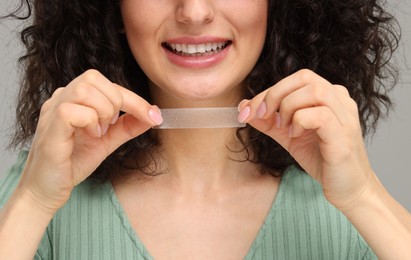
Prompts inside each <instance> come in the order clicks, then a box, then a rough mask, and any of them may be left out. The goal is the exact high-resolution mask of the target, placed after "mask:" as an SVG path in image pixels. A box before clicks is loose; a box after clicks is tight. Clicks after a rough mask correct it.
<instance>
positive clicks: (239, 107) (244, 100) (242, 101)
mask: <svg viewBox="0 0 411 260" xmlns="http://www.w3.org/2000/svg"><path fill="white" fill-rule="evenodd" d="M248 101H249V100H248V99H243V100H241V102H240V104H238V106H237V109H238V112H240V111H241V106H242V105H243V104H245V103H246V102H248Z"/></svg>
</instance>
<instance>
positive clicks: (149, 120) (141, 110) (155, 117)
mask: <svg viewBox="0 0 411 260" xmlns="http://www.w3.org/2000/svg"><path fill="white" fill-rule="evenodd" d="M117 89H118V90H119V92H120V93H121V95H122V97H123V103H122V106H121V110H122V111H123V112H126V113H128V114H130V115H132V116H133V117H135V118H136V119H138V121H140V122H142V123H144V124H147V125H150V126H151V127H153V126H156V125H160V124H161V123H162V120H163V119H162V117H161V112H160V109H159V108H158V107H157V106H153V105H151V104H150V103H148V102H147V101H146V100H145V99H143V98H142V97H140V96H138V95H137V94H136V93H134V92H132V91H130V90H128V89H126V88H123V87H121V86H118V85H117Z"/></svg>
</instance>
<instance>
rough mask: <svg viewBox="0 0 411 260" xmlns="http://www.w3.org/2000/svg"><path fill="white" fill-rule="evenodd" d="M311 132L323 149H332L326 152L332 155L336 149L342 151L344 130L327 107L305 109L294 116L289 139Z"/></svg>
mask: <svg viewBox="0 0 411 260" xmlns="http://www.w3.org/2000/svg"><path fill="white" fill-rule="evenodd" d="M311 130H312V131H315V132H316V134H317V136H318V137H319V142H320V143H321V145H322V147H323V148H324V149H327V147H330V148H332V149H333V150H330V151H327V152H330V153H332V151H335V150H336V149H335V148H336V147H338V148H341V149H342V148H343V147H344V146H345V145H344V143H345V140H344V137H345V136H346V135H345V133H344V131H345V129H344V128H343V127H342V126H341V124H340V122H339V120H338V119H337V117H336V116H335V114H334V113H333V111H332V110H331V109H330V108H329V107H326V106H320V107H312V108H305V109H301V110H298V111H297V112H296V113H295V114H294V117H293V120H292V124H291V127H290V130H289V136H290V138H298V137H301V136H302V135H303V134H304V133H305V132H306V131H311Z"/></svg>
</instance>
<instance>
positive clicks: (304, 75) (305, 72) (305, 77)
mask: <svg viewBox="0 0 411 260" xmlns="http://www.w3.org/2000/svg"><path fill="white" fill-rule="evenodd" d="M297 75H298V77H299V78H300V79H301V80H302V81H303V82H311V81H312V80H313V78H314V77H315V73H314V72H313V71H312V70H309V69H301V70H299V71H298V72H297Z"/></svg>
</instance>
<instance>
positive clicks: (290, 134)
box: [288, 126, 293, 138]
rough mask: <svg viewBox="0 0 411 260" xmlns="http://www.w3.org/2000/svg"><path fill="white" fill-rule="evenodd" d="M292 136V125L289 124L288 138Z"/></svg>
mask: <svg viewBox="0 0 411 260" xmlns="http://www.w3.org/2000/svg"><path fill="white" fill-rule="evenodd" d="M292 137H293V126H290V128H289V129H288V138H292Z"/></svg>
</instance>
